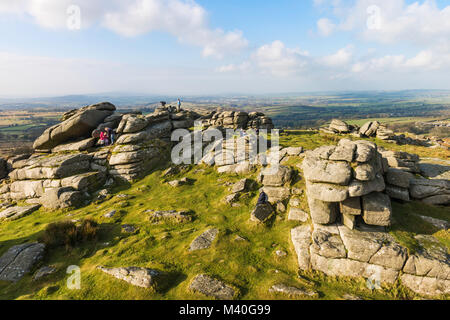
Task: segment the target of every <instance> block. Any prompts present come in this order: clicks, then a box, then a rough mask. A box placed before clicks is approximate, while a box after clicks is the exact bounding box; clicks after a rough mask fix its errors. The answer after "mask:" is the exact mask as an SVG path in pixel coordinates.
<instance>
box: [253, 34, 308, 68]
mask: <svg viewBox="0 0 450 320" xmlns="http://www.w3.org/2000/svg"><path fill="white" fill-rule="evenodd" d="M252 60H253V61H254V63H255V64H256V65H257V67H258V68H259V69H260V70H261V71H262V72H266V73H270V74H272V75H275V76H290V75H293V74H296V73H298V72H300V71H301V70H302V69H303V68H304V67H305V66H306V65H307V64H308V62H307V60H308V52H306V51H302V50H300V49H298V48H294V49H291V48H287V47H286V46H285V44H284V43H283V42H281V41H278V40H277V41H274V42H272V43H270V44H266V45H263V46H261V47H260V48H258V49H257V50H256V52H255V53H254V54H253V55H252Z"/></svg>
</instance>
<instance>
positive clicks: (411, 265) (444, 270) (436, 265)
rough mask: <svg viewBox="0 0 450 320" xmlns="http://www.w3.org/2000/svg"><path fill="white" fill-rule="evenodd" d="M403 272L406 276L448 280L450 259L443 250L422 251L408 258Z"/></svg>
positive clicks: (449, 278) (449, 276) (449, 277)
mask: <svg viewBox="0 0 450 320" xmlns="http://www.w3.org/2000/svg"><path fill="white" fill-rule="evenodd" d="M403 271H404V272H405V273H408V274H412V275H416V276H421V277H433V278H437V279H442V280H450V259H449V255H448V253H447V252H443V250H433V249H424V248H422V249H421V251H419V252H416V253H415V254H414V255H411V256H409V258H408V260H407V261H406V264H405V266H404V268H403Z"/></svg>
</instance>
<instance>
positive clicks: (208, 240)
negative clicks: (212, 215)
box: [189, 229, 219, 251]
mask: <svg viewBox="0 0 450 320" xmlns="http://www.w3.org/2000/svg"><path fill="white" fill-rule="evenodd" d="M218 234H219V230H218V229H209V230H206V231H205V232H203V233H202V234H201V235H200V236H198V237H197V238H195V239H194V241H192V243H191V245H190V247H189V251H195V250H203V249H208V248H209V247H211V244H212V242H213V241H214V240H215V239H216V237H217V235H218Z"/></svg>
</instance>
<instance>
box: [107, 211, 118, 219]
mask: <svg viewBox="0 0 450 320" xmlns="http://www.w3.org/2000/svg"><path fill="white" fill-rule="evenodd" d="M116 212H117V211H116V210H112V211H110V212H108V213H106V214H105V215H104V217H105V218H112V217H114V215H115V214H116Z"/></svg>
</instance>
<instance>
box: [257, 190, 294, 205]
mask: <svg viewBox="0 0 450 320" xmlns="http://www.w3.org/2000/svg"><path fill="white" fill-rule="evenodd" d="M263 190H264V192H265V193H266V194H267V196H268V197H269V201H270V202H271V203H276V202H278V201H284V200H286V199H288V198H289V197H290V196H291V190H290V189H289V188H287V187H266V186H265V187H264V188H263Z"/></svg>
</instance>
